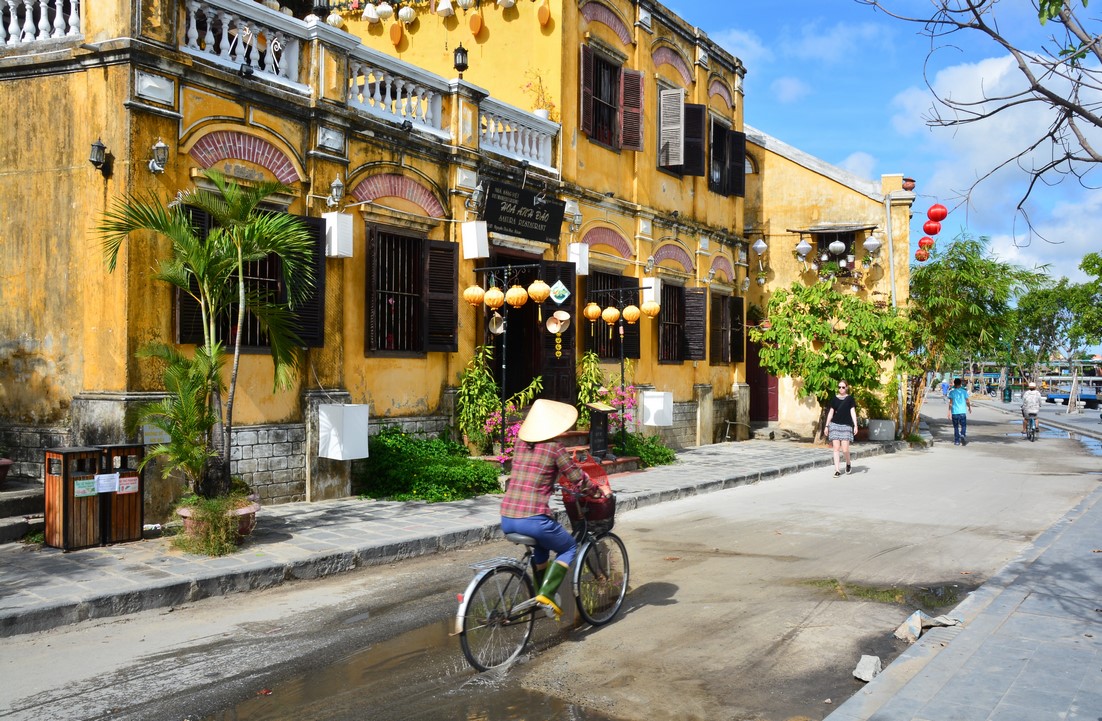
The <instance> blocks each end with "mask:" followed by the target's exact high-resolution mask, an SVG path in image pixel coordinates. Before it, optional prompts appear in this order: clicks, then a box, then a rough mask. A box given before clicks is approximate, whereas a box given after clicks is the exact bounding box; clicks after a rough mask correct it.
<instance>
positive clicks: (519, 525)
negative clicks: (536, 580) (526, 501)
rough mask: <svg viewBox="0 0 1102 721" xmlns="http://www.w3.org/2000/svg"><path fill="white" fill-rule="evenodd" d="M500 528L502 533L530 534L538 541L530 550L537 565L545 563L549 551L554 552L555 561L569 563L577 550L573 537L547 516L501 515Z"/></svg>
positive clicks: (549, 553) (533, 561)
mask: <svg viewBox="0 0 1102 721" xmlns="http://www.w3.org/2000/svg"><path fill="white" fill-rule="evenodd" d="M501 530H502V532H503V533H520V534H523V535H525V536H531V537H532V538H534V539H536V540H537V541H539V544H540V545H539V546H537V547H536V550H535V551H533V552H532V563H534V564H536V565H537V566H542V565H543V564H545V563H547V559H548V558H549V557H550V556H551V551H554V552H555V560H556V561H562V562H563V563H565V564H566V565H570V562H571V561H573V560H574V556H575V555H576V554H577V552H578V544H577V542H575V540H574V537H573V536H571V535H570V533H569V532H568V531H567V530H566V529H565V528H563V527H562V525H561V524H559V522H558V521H556V520H554V519H553V518H548V517H547V516H528V518H506V517H505V516H502V517H501Z"/></svg>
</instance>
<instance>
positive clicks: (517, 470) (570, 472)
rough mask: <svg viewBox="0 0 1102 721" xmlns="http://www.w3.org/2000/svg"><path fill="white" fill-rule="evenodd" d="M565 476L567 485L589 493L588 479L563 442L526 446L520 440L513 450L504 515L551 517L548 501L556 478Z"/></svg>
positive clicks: (502, 511) (509, 516)
mask: <svg viewBox="0 0 1102 721" xmlns="http://www.w3.org/2000/svg"><path fill="white" fill-rule="evenodd" d="M560 473H561V474H562V475H563V476H565V478H564V479H563V482H564V485H570V486H573V487H576V488H577V490H578V491H580V492H585V491H587V490H589V476H587V475H586V473H585V471H583V470H582V469H581V468H580V467H579V466H578V464H577V463H575V462H574V460H573V459H572V458H571V457H570V454H569V453H567V452H566V449H565V448H563V447H562V444H561V443H535V444H533V443H527V442H525V441H521V440H518V441H517V443H516V446H515V448H514V451H513V472H512V474H511V475H510V476H509V484H508V486H506V490H505V498H503V499H502V500H501V515H502V516H505V517H506V518H528V517H529V516H540V515H546V516H550V515H551V507H550V506H549V505H548V501H549V500H550V498H551V494H552V493H554V492H555V479H556V478H557V477H558V476H559V474H560Z"/></svg>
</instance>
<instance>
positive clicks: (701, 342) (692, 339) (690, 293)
mask: <svg viewBox="0 0 1102 721" xmlns="http://www.w3.org/2000/svg"><path fill="white" fill-rule="evenodd" d="M704 291H705V289H704V288H686V289H685V334H684V335H683V336H682V341H683V342H684V344H685V345H684V348H683V349H682V351H683V355H682V359H683V360H704V359H705V358H706V357H707V356H706V354H705V346H706V345H707V342H706V333H707V325H708V315H707V309H708V298H707V296H706V295H705V292H704Z"/></svg>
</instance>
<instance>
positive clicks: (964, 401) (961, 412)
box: [949, 378, 972, 446]
mask: <svg viewBox="0 0 1102 721" xmlns="http://www.w3.org/2000/svg"><path fill="white" fill-rule="evenodd" d="M971 412H972V399H971V398H969V397H968V389H967V388H965V387H964V386H962V385H961V384H960V378H954V379H953V390H951V391H949V418H951V419H952V421H953V445H954V446H966V445H968V414H969V413H971Z"/></svg>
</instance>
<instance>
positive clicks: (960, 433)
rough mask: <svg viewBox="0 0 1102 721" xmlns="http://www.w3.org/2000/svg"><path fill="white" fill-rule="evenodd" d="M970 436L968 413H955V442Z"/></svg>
mask: <svg viewBox="0 0 1102 721" xmlns="http://www.w3.org/2000/svg"><path fill="white" fill-rule="evenodd" d="M967 437H968V414H967V413H954V414H953V442H954V443H960V440H961V439H962V438H967Z"/></svg>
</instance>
